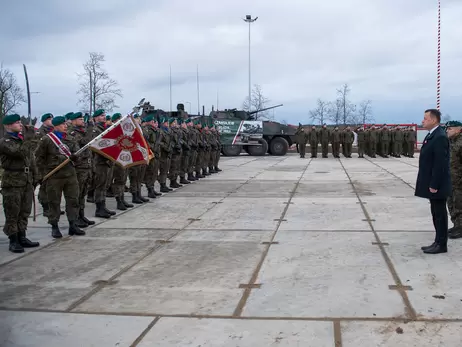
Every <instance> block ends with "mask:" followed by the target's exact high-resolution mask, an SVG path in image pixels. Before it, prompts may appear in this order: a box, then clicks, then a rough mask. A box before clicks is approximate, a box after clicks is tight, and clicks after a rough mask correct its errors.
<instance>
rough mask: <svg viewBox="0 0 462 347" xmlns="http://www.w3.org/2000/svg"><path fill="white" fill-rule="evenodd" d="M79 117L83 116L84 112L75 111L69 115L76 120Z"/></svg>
mask: <svg viewBox="0 0 462 347" xmlns="http://www.w3.org/2000/svg"><path fill="white" fill-rule="evenodd" d="M79 118H83V113H82V112H77V113H73V114H72V116H70V117H69V119H70V120H76V119H79Z"/></svg>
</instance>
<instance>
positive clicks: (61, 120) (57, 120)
mask: <svg viewBox="0 0 462 347" xmlns="http://www.w3.org/2000/svg"><path fill="white" fill-rule="evenodd" d="M63 123H66V117H63V116H58V117H55V118H53V120H52V121H51V124H53V126H57V125H61V124H63Z"/></svg>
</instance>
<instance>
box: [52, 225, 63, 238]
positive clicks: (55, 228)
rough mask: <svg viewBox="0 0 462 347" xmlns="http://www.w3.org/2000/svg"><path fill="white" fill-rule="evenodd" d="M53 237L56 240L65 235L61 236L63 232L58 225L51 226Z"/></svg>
mask: <svg viewBox="0 0 462 347" xmlns="http://www.w3.org/2000/svg"><path fill="white" fill-rule="evenodd" d="M51 237H52V238H54V239H60V238H61V237H63V234H61V231H60V230H59V226H58V223H52V224H51Z"/></svg>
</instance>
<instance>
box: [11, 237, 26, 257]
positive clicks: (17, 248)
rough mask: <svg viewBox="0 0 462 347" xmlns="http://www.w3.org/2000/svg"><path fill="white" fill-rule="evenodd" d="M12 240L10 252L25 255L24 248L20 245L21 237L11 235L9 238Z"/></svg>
mask: <svg viewBox="0 0 462 347" xmlns="http://www.w3.org/2000/svg"><path fill="white" fill-rule="evenodd" d="M8 238H9V239H10V246H9V247H8V249H9V251H10V252H13V253H24V248H23V246H21V244H20V243H19V236H18V233H16V234H13V235H10V236H9V237H8Z"/></svg>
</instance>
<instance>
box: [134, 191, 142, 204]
mask: <svg viewBox="0 0 462 347" xmlns="http://www.w3.org/2000/svg"><path fill="white" fill-rule="evenodd" d="M132 202H133V203H134V204H142V203H143V200H141V199H140V197H139V196H138V193H132Z"/></svg>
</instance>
